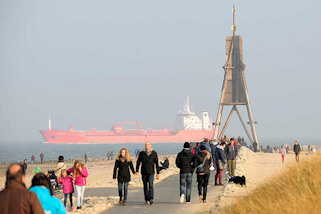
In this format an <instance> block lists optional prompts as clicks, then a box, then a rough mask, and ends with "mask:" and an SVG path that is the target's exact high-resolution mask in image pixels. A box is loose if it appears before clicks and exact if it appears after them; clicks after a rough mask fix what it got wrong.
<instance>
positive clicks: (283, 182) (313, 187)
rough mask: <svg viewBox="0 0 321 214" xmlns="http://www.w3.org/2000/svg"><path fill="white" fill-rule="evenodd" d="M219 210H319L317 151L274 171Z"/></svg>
mask: <svg viewBox="0 0 321 214" xmlns="http://www.w3.org/2000/svg"><path fill="white" fill-rule="evenodd" d="M220 213H224V214H230V213H233V214H234V213H241V214H243V213H255V214H256V213H273V214H274V213H300V214H301V213H302V214H305V213H321V153H317V154H315V155H312V156H311V157H309V158H305V159H304V160H303V161H300V163H294V164H292V165H291V166H289V167H288V168H286V169H284V170H283V171H281V172H276V175H275V176H273V177H272V179H271V181H269V182H267V183H265V184H264V185H262V186H260V187H258V188H257V189H255V190H254V191H253V192H252V193H251V194H249V195H247V196H245V197H242V198H240V199H237V201H236V203H235V204H234V205H233V206H230V207H226V208H225V209H223V210H221V212H220Z"/></svg>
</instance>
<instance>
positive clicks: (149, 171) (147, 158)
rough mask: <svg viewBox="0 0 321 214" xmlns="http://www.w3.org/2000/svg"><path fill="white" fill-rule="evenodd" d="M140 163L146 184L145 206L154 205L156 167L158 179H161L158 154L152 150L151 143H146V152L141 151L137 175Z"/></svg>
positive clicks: (137, 170)
mask: <svg viewBox="0 0 321 214" xmlns="http://www.w3.org/2000/svg"><path fill="white" fill-rule="evenodd" d="M140 163H142V167H141V171H140V172H141V174H142V180H143V184H144V195H145V202H146V203H145V204H153V203H154V187H153V182H154V174H155V166H156V172H157V175H156V178H157V179H158V178H159V166H158V156H157V152H156V151H154V150H153V149H152V145H151V143H150V142H146V143H145V150H144V151H141V152H140V153H139V155H138V158H137V164H136V174H138V172H139V167H140Z"/></svg>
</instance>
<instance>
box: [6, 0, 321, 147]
mask: <svg viewBox="0 0 321 214" xmlns="http://www.w3.org/2000/svg"><path fill="white" fill-rule="evenodd" d="M233 4H235V7H236V25H237V27H238V30H237V32H236V35H241V36H243V51H244V53H243V54H244V59H243V61H244V64H245V65H246V70H245V76H246V82H247V87H248V92H249V98H250V102H251V107H252V113H253V118H254V120H255V121H257V122H258V123H257V124H256V132H257V136H258V139H259V141H260V139H277V138H283V139H289V140H293V139H305V138H310V139H317V140H320V141H321V132H320V131H319V130H320V126H319V123H320V118H321V117H320V115H321V110H320V109H321V108H320V107H319V106H320V105H321V101H320V93H321V86H320V79H321V73H320V66H319V63H320V56H321V49H320V46H321V40H320V38H319V37H320V34H321V26H320V21H321V14H320V8H321V2H320V1H317V0H307V1H296V0H294V1H293V0H292V1H289V0H285V1H276V0H271V1H263V2H258V1H230V0H227V1H208V0H204V1H192V0H177V1H169V0H164V1H154V0H130V1H128V0H124V1H115V0H114V1H110V0H96V1H83V0H80V1H79V0H70V1H59V0H57V1H31V0H30V1H28V0H15V1H10V0H2V1H1V2H0V29H1V33H0V142H8V141H27V140H37V141H43V139H42V137H41V135H40V133H39V130H45V129H47V128H48V117H49V116H50V117H51V120H52V127H53V129H57V130H66V129H69V126H70V125H73V126H74V129H76V130H89V129H91V128H93V127H95V128H97V129H98V130H110V127H111V126H112V125H113V123H115V122H123V121H140V122H141V123H142V128H144V129H147V128H153V129H162V128H163V126H164V125H166V126H167V128H168V129H172V128H173V125H174V121H175V117H176V112H177V110H179V109H180V108H182V106H183V104H184V103H185V100H186V96H187V95H189V96H190V105H191V108H192V110H193V111H194V112H195V113H196V114H197V115H198V116H200V114H201V110H202V108H206V109H207V110H208V111H209V114H210V116H211V118H212V119H213V120H214V121H215V120H216V115H217V110H218V103H219V100H220V96H221V87H222V83H223V78H224V70H223V69H222V66H223V65H224V64H225V37H226V36H230V35H232V31H231V29H230V27H231V25H232V17H233V16H232V7H233ZM230 109H231V107H229V106H226V107H224V110H223V118H222V120H223V121H225V120H226V117H227V115H228V113H229V111H230ZM239 109H240V111H241V113H242V115H243V118H244V120H245V121H247V120H248V119H246V116H247V114H246V110H245V107H244V106H240V107H239ZM248 128H249V127H248ZM226 134H227V135H228V136H246V135H245V132H244V130H243V128H242V126H241V124H240V122H239V119H238V118H237V115H236V114H235V115H233V117H232V120H231V122H230V124H229V126H228V128H227V130H226Z"/></svg>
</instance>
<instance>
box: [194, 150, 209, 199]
mask: <svg viewBox="0 0 321 214" xmlns="http://www.w3.org/2000/svg"><path fill="white" fill-rule="evenodd" d="M200 149H201V152H200V153H198V154H197V156H196V158H195V161H194V166H196V174H197V183H198V195H199V201H200V202H203V203H206V193H207V185H208V180H209V178H210V166H211V162H212V159H211V155H210V153H209V152H208V151H206V147H205V146H204V145H201V147H200ZM202 190H203V191H202Z"/></svg>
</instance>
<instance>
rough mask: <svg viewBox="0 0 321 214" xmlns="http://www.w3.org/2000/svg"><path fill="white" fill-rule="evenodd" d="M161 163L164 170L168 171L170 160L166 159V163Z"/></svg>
mask: <svg viewBox="0 0 321 214" xmlns="http://www.w3.org/2000/svg"><path fill="white" fill-rule="evenodd" d="M160 163H161V164H162V166H163V168H164V169H167V168H168V167H169V160H168V159H166V160H165V161H164V163H162V162H160Z"/></svg>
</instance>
